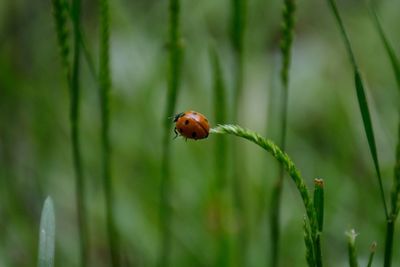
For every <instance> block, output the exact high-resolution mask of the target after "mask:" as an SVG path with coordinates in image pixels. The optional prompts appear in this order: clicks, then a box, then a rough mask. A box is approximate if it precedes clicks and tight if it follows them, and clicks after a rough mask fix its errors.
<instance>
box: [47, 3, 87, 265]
mask: <svg viewBox="0 0 400 267" xmlns="http://www.w3.org/2000/svg"><path fill="white" fill-rule="evenodd" d="M52 4H53V15H54V21H55V25H56V33H57V37H58V46H59V51H60V56H61V59H62V65H63V67H64V70H65V72H66V77H67V84H68V87H69V94H70V125H71V128H70V131H71V132H70V134H71V145H72V155H73V164H74V170H75V191H76V203H77V204H76V205H77V213H78V225H79V238H80V261H81V266H87V261H88V259H89V257H88V255H89V254H88V253H89V233H88V222H87V211H86V204H85V192H86V189H85V182H84V174H83V167H82V156H81V145H80V136H79V132H80V128H79V126H80V102H81V97H80V90H81V89H80V64H81V63H80V55H81V54H80V51H81V47H80V42H79V40H80V38H79V29H80V17H81V7H80V5H81V3H80V0H74V1H73V2H72V6H71V19H72V24H73V48H74V50H73V51H74V52H73V59H72V64H70V60H69V50H70V49H69V45H70V44H69V43H70V42H71V41H70V39H71V37H70V35H69V29H68V13H69V11H68V5H67V2H66V1H64V0H53V2H52Z"/></svg>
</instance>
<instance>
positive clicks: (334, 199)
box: [0, 0, 400, 266]
mask: <svg viewBox="0 0 400 267" xmlns="http://www.w3.org/2000/svg"><path fill="white" fill-rule="evenodd" d="M281 7H282V2H281V1H261V0H249V1H248V8H247V12H248V20H247V26H246V34H245V63H244V64H245V69H244V71H245V74H244V75H245V76H244V77H245V78H244V84H245V85H244V94H243V98H242V103H241V109H240V118H239V120H238V121H237V122H233V121H226V122H216V121H215V120H214V119H213V117H212V115H213V112H214V111H213V102H212V101H213V98H212V96H213V92H212V68H211V62H210V56H209V48H210V46H214V47H215V48H216V49H217V51H218V54H219V56H220V59H221V63H222V68H223V75H224V79H225V82H226V85H227V90H228V92H227V94H228V101H227V102H228V104H229V108H230V109H229V112H228V114H232V110H231V103H232V101H231V98H232V89H233V81H234V77H233V73H234V71H233V51H232V47H231V43H230V37H229V23H230V16H231V13H230V11H231V1H228V0H225V1H213V0H203V1H182V8H181V12H182V13H181V15H182V16H181V22H182V23H181V25H182V28H181V29H182V35H183V37H184V40H183V43H184V63H183V64H184V67H183V72H182V84H181V91H180V94H179V97H178V104H177V106H178V109H177V112H181V111H185V110H188V109H194V110H197V111H199V112H201V113H203V114H205V115H207V116H208V117H209V120H210V121H211V123H212V124H213V125H216V124H217V123H238V124H240V125H241V126H243V127H247V128H250V129H253V130H255V131H257V132H259V133H261V134H262V135H264V136H268V137H269V138H270V139H272V140H277V139H278V136H279V131H278V130H277V129H278V128H279V119H280V116H279V103H280V100H279V99H280V89H281V86H280V82H279V69H280V66H281V58H280V52H279V38H280V37H279V36H280V26H281ZM338 7H339V9H340V11H341V14H342V16H343V19H344V22H345V25H346V27H347V29H348V32H349V35H350V38H351V41H352V44H353V48H354V50H355V53H356V57H357V60H358V62H359V65H360V68H361V71H362V73H363V77H364V79H365V82H366V85H367V91H368V99H369V104H370V107H371V113H372V119H373V122H374V127H375V128H374V130H375V135H376V141H377V147H378V153H379V157H380V163H381V168H382V174H383V182H384V187H385V190H386V195H387V196H388V195H389V192H390V188H391V185H392V176H393V166H394V155H395V146H396V143H397V139H396V136H397V123H398V120H399V118H398V109H399V102H398V92H397V89H396V85H395V79H394V75H393V72H392V69H391V66H390V63H389V60H388V59H387V56H386V54H385V50H384V48H383V46H382V43H381V41H380V40H379V37H378V35H377V33H376V31H375V29H374V27H373V24H372V22H371V20H370V17H369V15H368V10H367V7H366V5H365V2H364V1H355V0H352V1H348V0H341V1H338ZM82 10H83V12H82V13H83V17H82V21H83V31H84V34H85V36H86V39H87V42H88V47H89V50H90V52H91V54H92V56H93V57H94V58H95V62H96V63H97V55H98V32H99V28H98V25H99V23H98V5H97V2H96V1H83V7H82ZM167 10H168V2H167V1H166V0H163V1H155V0H152V1H150V0H147V1H146V0H141V1H128V0H115V1H110V12H111V14H110V15H111V28H110V30H111V51H110V52H111V71H112V94H111V144H112V171H113V180H114V182H115V195H116V206H117V218H116V220H117V226H118V230H119V232H120V235H121V238H120V241H121V254H122V258H123V262H124V266H154V264H155V263H156V259H157V256H158V251H159V219H158V218H159V216H158V211H159V192H160V177H161V169H160V165H161V161H160V160H161V140H162V135H163V127H162V121H163V119H165V114H163V113H164V110H165V108H164V106H165V105H166V86H167V82H166V78H167V57H168V44H167V43H166V40H167V30H168V23H167V21H168V12H167ZM399 10H400V2H399V1H396V0H385V1H381V2H380V3H379V6H378V9H377V12H378V14H379V16H380V18H381V21H382V24H383V28H384V30H385V32H386V33H387V35H388V37H389V39H390V41H391V43H392V44H393V46H394V48H395V50H396V51H397V52H398V53H399V52H400V46H399V44H400V35H399V34H398V30H399V25H400V16H399ZM60 61H61V60H60V57H59V53H58V47H57V41H56V34H55V29H54V23H53V18H52V10H51V3H50V1H26V0H15V1H14V0H2V1H0V190H1V191H0V266H34V265H35V264H36V261H37V249H38V248H37V244H38V229H39V220H40V211H41V207H42V204H43V201H44V199H45V197H46V196H47V195H50V196H52V198H53V200H54V203H55V212H56V222H57V228H56V238H57V241H56V242H57V244H56V266H78V262H79V253H78V248H79V246H78V240H79V239H78V229H77V223H76V221H77V219H76V209H75V184H74V181H75V179H74V171H73V165H72V158H71V147H70V134H69V133H70V132H69V127H70V126H69V110H68V109H69V96H68V88H67V85H66V82H65V77H64V73H63V70H62V68H61V62H60ZM82 66H83V67H82V91H81V93H82V109H81V115H82V119H81V122H82V123H81V139H82V154H83V161H84V174H85V179H86V181H85V183H86V184H87V189H88V190H87V192H86V193H87V196H86V202H87V205H88V211H89V230H90V245H91V253H90V255H91V259H90V261H91V266H108V265H109V255H108V252H107V236H106V225H105V201H104V189H103V187H102V180H101V166H100V164H101V157H100V155H101V154H100V152H101V147H100V145H101V142H100V107H99V96H98V88H97V85H96V82H95V81H94V80H93V78H92V76H91V75H90V72H89V69H88V66H87V64H86V62H85V61H84V60H83V61H82ZM290 74H291V82H290V90H289V114H288V115H289V121H288V125H289V129H288V130H289V131H288V138H287V148H288V149H287V151H288V154H289V155H290V156H291V157H292V159H293V160H294V162H295V163H296V165H297V167H298V168H299V169H300V170H301V172H302V174H303V176H304V177H305V178H306V180H307V183H308V185H309V186H310V188H311V187H312V181H313V179H314V178H317V177H318V178H323V179H324V180H325V185H326V188H325V193H326V210H325V224H324V237H323V255H324V261H325V263H326V266H344V265H346V264H347V245H346V237H345V235H344V232H345V231H346V230H348V229H350V228H355V229H356V231H357V232H358V233H359V236H358V239H357V245H358V254H359V257H360V263H361V264H363V265H365V264H366V261H367V258H368V254H369V246H370V244H371V242H372V241H377V243H378V250H377V253H376V259H375V264H376V266H378V265H381V263H382V259H383V242H384V227H385V221H384V211H383V208H382V203H381V201H380V196H379V191H378V183H377V180H376V177H375V173H374V169H373V165H372V160H371V156H370V154H369V150H368V145H367V140H366V137H365V133H364V131H363V125H362V121H361V116H360V112H359V108H358V103H357V99H356V94H355V89H354V84H353V75H352V70H351V66H350V64H349V61H348V58H347V54H346V51H345V50H344V46H343V43H342V40H341V37H340V35H339V31H338V28H337V25H336V24H335V22H334V20H333V17H332V15H331V13H330V11H329V9H328V7H327V4H326V2H325V1H305V0H301V1H298V13H297V20H296V30H295V39H294V46H293V57H292V68H291V70H290ZM170 115H171V116H172V115H174V114H170ZM172 137H173V132H172V131H171V138H172ZM227 138H228V139H229V142H230V144H232V142H237V143H240V149H241V152H240V153H241V155H242V158H243V160H242V162H241V163H240V164H241V165H240V167H241V169H242V173H243V174H244V175H243V177H242V179H243V180H244V181H245V185H246V186H245V188H244V190H245V192H246V194H245V196H246V197H245V203H246V219H247V220H248V222H249V225H250V229H249V232H248V233H247V234H248V238H249V240H250V248H249V254H248V258H247V262H248V266H268V263H269V260H268V259H269V253H270V234H269V228H268V220H269V218H268V214H269V210H268V208H269V202H270V193H271V187H272V184H273V182H274V181H275V179H276V176H277V165H276V162H275V161H274V160H273V159H272V158H271V157H270V156H269V155H267V154H266V153H265V152H264V151H262V150H261V149H259V148H257V147H255V146H254V145H253V144H250V143H248V142H245V141H242V140H239V139H237V138H234V137H227ZM214 143H215V137H214V136H210V137H209V138H208V139H206V140H201V141H190V140H189V141H187V142H185V141H184V140H183V139H179V138H178V139H176V140H175V141H173V142H172V145H171V147H172V153H173V157H172V159H173V161H172V164H173V165H172V177H173V185H172V187H173V192H172V203H173V242H172V264H171V266H211V265H212V264H213V262H214V257H215V253H216V252H215V251H216V244H215V238H214V237H213V235H214V232H213V227H212V205H213V203H212V200H211V193H210V188H211V185H212V182H213V180H214V179H215V172H214V166H215V164H214V161H215V157H214V156H213V151H214V150H213V147H214ZM230 166H231V165H230ZM229 175H230V176H231V175H232V174H231V173H230V174H229ZM228 213H229V212H228ZM304 213H305V212H304V208H303V204H302V203H301V201H300V197H299V194H298V192H297V190H296V188H295V187H294V185H293V184H292V181H290V180H289V179H285V186H284V193H283V202H282V220H281V221H282V225H281V230H282V243H281V244H282V245H281V252H280V260H281V266H306V261H305V247H304V241H303V230H302V223H303V216H304ZM229 225H230V226H229V227H230V229H231V236H232V237H234V236H235V222H234V221H233V220H232V221H231V222H229ZM398 236H399V234H398V233H397V234H396V236H395V244H394V246H395V247H394V251H395V252H394V263H393V265H394V266H397V265H399V264H400V254H399V253H396V252H398V251H399V248H400V243H399V238H398Z"/></svg>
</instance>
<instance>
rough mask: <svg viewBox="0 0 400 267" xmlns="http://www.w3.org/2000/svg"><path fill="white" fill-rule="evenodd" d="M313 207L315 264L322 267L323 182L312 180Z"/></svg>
mask: <svg viewBox="0 0 400 267" xmlns="http://www.w3.org/2000/svg"><path fill="white" fill-rule="evenodd" d="M314 207H315V212H316V214H317V221H318V234H317V240H316V241H315V262H316V265H317V266H318V267H320V266H322V249H321V235H322V229H323V225H324V180H322V179H314Z"/></svg>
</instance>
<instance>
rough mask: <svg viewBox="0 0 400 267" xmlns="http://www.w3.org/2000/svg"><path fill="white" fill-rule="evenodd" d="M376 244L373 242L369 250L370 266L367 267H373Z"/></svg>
mask: <svg viewBox="0 0 400 267" xmlns="http://www.w3.org/2000/svg"><path fill="white" fill-rule="evenodd" d="M376 246H377V245H376V242H372V244H371V247H370V248H369V251H370V254H369V258H368V265H367V267H371V266H372V261H373V260H374V255H375V252H376Z"/></svg>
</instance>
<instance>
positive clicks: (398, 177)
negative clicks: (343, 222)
mask: <svg viewBox="0 0 400 267" xmlns="http://www.w3.org/2000/svg"><path fill="white" fill-rule="evenodd" d="M368 7H369V11H370V12H369V13H370V15H371V17H372V20H373V22H374V26H375V28H376V30H377V31H378V33H379V37H380V39H381V41H382V43H383V45H384V47H385V50H386V53H387V55H388V58H389V60H390V63H391V65H392V69H393V72H394V75H395V78H396V83H397V87H398V90H399V92H400V63H399V60H398V59H397V57H396V54H395V52H394V49H393V48H392V46H391V44H390V43H389V41H388V39H387V38H386V35H385V33H384V31H383V28H382V26H381V24H380V22H379V19H378V15H377V14H376V12H375V9H374V7H373V5H372V3H371V2H369V3H368ZM399 196H400V124H399V130H398V141H397V148H396V163H395V166H394V176H393V185H392V192H391V211H390V215H389V218H388V220H387V226H386V240H385V258H384V266H385V267H390V266H391V265H392V251H393V237H394V233H395V224H396V219H397V215H398V213H399Z"/></svg>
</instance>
